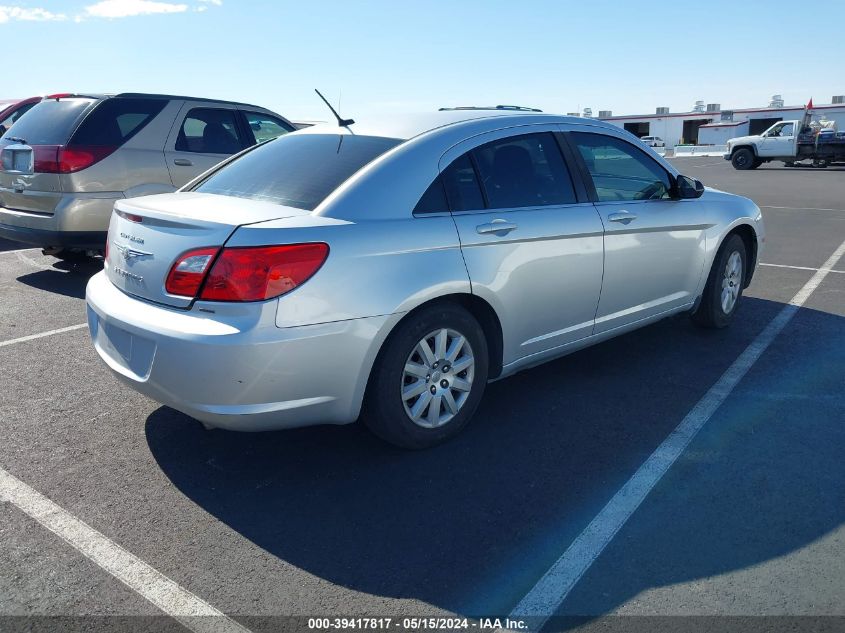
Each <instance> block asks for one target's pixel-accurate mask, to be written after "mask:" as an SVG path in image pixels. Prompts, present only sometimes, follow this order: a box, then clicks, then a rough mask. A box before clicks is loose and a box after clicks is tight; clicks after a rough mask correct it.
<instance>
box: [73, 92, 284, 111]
mask: <svg viewBox="0 0 845 633" xmlns="http://www.w3.org/2000/svg"><path fill="white" fill-rule="evenodd" d="M70 97H87V98H89V99H168V100H173V99H179V100H182V101H204V102H208V103H226V104H229V105H236V106H247V107H250V108H258V109H260V110H267V108H265V107H263V106H259V105H255V104H253V103H243V102H241V101H227V100H226V99H210V98H208V97H187V96H184V95H169V94H156V93H146V92H120V93H105V92H67V93H61V94H60V95H57V96H56V98H70ZM267 111H268V112H270V111H271V110H267Z"/></svg>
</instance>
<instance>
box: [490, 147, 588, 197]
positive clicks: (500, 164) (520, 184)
mask: <svg viewBox="0 0 845 633" xmlns="http://www.w3.org/2000/svg"><path fill="white" fill-rule="evenodd" d="M474 155H475V160H476V164H477V165H478V172H479V176H480V177H481V182H482V185H483V187H484V191H485V192H486V194H487V205H488V208H490V209H510V208H515V207H539V206H549V205H561V204H574V203H575V202H577V200H576V197H575V190H574V188H573V186H572V178H571V176H570V175H569V170H568V169H567V167H566V163H564V162H563V155H562V154H561V153H560V147H558V144H557V141H556V140H555V137H554V135H553V134H552V133H551V132H542V133H539V134H523V135H520V136H511V137H508V138H504V139H501V140H498V141H493V142H491V143H487V144H486V145H482V146H481V147H479V148H477V149H475V150H474Z"/></svg>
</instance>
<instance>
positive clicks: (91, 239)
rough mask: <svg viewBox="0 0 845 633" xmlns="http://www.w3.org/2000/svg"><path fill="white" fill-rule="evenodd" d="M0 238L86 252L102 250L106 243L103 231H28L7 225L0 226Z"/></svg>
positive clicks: (25, 228) (27, 229)
mask: <svg viewBox="0 0 845 633" xmlns="http://www.w3.org/2000/svg"><path fill="white" fill-rule="evenodd" d="M0 237H2V238H4V239H7V240H12V241H13V242H22V243H24V244H32V245H33V246H40V247H42V248H45V247H48V246H61V247H62V248H81V249H86V250H89V249H90V250H102V249H103V246H104V245H105V243H106V233H105V232H103V231H64V232H60V231H48V230H44V229H30V228H27V227H21V226H12V225H9V224H0Z"/></svg>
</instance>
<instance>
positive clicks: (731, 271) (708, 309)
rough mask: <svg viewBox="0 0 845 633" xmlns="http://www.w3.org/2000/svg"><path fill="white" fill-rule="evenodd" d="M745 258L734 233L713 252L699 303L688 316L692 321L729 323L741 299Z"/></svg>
mask: <svg viewBox="0 0 845 633" xmlns="http://www.w3.org/2000/svg"><path fill="white" fill-rule="evenodd" d="M747 260H748V256H747V254H746V251H745V242H744V241H743V240H742V238H741V237H740V236H739V235H736V234H733V235H731V236H730V237H728V238H727V239H726V240H725V242H724V243H723V244H722V246H721V248H720V249H719V252H718V253H716V259H715V260H714V262H713V268H712V269H711V270H710V275H709V277H708V278H707V285H706V286H705V287H704V293H703V294H702V296H701V303H700V304H699V306H698V310H696V311H695V313H694V314H693V315H692V320H693V321H694V322H695V323H696V324H698V325H700V326H702V327H708V328H723V327H727V326H728V325H729V324H730V322H731V319H732V318H733V315H734V314H735V313H736V310H737V307H738V306H739V302H740V299H742V287H743V285H744V281H745V270H746V268H745V267H746V265H747V264H746V262H747Z"/></svg>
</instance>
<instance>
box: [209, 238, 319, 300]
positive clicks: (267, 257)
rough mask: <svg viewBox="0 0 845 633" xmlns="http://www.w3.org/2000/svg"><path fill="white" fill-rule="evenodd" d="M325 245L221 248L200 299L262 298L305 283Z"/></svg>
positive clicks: (270, 297)
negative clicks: (221, 250)
mask: <svg viewBox="0 0 845 633" xmlns="http://www.w3.org/2000/svg"><path fill="white" fill-rule="evenodd" d="M328 254H329V246H328V244H323V243H316V244H287V245H285V246H254V247H248V248H225V249H223V252H222V253H221V254H220V257H218V258H217V261H215V262H214V266H213V267H212V269H211V272H209V273H208V279H207V280H206V282H205V285H203V288H202V292H201V294H200V299H205V300H207V301H263V300H265V299H272V298H273V297H279V296H281V295H283V294H285V293H287V292H290V291H291V290H293V289H294V288H296V287H297V286H299V285H301V284H303V283H305V282H306V281H308V279H309V278H310V277H311V276H312V275H314V273H316V272H317V271H318V270H319V269H320V266H322V265H323V262H325V261H326V257H328Z"/></svg>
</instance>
